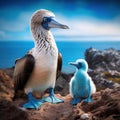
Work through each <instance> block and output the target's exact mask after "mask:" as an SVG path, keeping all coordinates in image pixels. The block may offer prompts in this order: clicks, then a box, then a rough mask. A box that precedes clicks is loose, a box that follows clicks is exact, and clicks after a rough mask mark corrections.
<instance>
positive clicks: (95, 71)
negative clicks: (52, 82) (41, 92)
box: [0, 48, 120, 120]
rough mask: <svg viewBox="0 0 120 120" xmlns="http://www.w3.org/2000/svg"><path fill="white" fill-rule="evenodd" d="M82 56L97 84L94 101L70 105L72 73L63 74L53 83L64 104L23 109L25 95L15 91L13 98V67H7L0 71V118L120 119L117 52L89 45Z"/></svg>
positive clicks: (118, 60) (45, 104) (119, 61)
mask: <svg viewBox="0 0 120 120" xmlns="http://www.w3.org/2000/svg"><path fill="white" fill-rule="evenodd" d="M85 56H86V60H87V62H88V63H89V68H90V70H89V74H90V76H91V77H92V79H93V81H94V82H95V84H96V86H97V92H96V93H95V94H94V95H93V96H92V98H93V100H94V102H92V103H83V102H81V103H79V104H77V105H76V106H72V105H71V104H70V101H71V100H72V98H71V96H70V94H69V81H70V78H71V77H72V75H73V74H65V73H62V74H61V76H60V77H59V78H58V79H57V82H56V87H55V93H56V94H55V96H57V97H59V98H61V99H63V100H64V103H60V104H51V103H44V104H43V105H42V106H41V107H40V108H39V109H38V110H23V109H21V108H20V106H21V105H22V104H23V103H24V102H26V101H27V98H26V96H25V95H24V94H20V93H18V96H17V98H16V99H15V100H13V97H14V84H13V79H12V75H13V70H14V68H9V69H4V70H0V120H83V119H84V120H120V84H119V83H120V69H119V68H120V51H117V50H114V49H108V50H104V51H99V50H96V49H93V48H90V49H88V50H87V51H86V53H85ZM100 56H102V58H101V57H100ZM98 58H99V59H98ZM105 66H106V67H105ZM46 94H47V93H46Z"/></svg>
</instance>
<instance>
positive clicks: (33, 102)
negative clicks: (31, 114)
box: [22, 93, 45, 109]
mask: <svg viewBox="0 0 120 120" xmlns="http://www.w3.org/2000/svg"><path fill="white" fill-rule="evenodd" d="M28 99H29V101H28V102H27V103H25V104H23V105H22V107H23V108H29V109H38V108H39V107H40V106H41V105H42V104H43V103H44V102H45V101H43V100H37V99H35V98H34V97H33V96H32V93H28Z"/></svg>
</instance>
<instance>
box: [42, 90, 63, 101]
mask: <svg viewBox="0 0 120 120" xmlns="http://www.w3.org/2000/svg"><path fill="white" fill-rule="evenodd" d="M42 100H43V101H45V102H51V103H63V102H64V101H63V100H62V99H59V98H56V97H55V96H54V89H53V88H50V95H49V96H48V97H45V98H43V99H42Z"/></svg>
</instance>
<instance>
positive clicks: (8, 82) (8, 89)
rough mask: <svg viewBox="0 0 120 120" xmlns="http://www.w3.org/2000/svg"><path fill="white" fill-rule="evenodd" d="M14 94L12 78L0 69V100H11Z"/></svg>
mask: <svg viewBox="0 0 120 120" xmlns="http://www.w3.org/2000/svg"><path fill="white" fill-rule="evenodd" d="M13 96H14V85H13V80H12V79H11V78H10V77H9V76H8V75H7V74H5V73H4V72H3V71H1V70H0V100H2V99H6V100H12V98H13Z"/></svg>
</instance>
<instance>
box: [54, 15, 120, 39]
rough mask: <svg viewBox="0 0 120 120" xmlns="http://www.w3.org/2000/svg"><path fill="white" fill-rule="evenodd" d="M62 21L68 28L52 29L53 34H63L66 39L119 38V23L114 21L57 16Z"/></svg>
mask: <svg viewBox="0 0 120 120" xmlns="http://www.w3.org/2000/svg"><path fill="white" fill-rule="evenodd" d="M59 19H60V20H62V23H65V24H67V25H68V26H69V27H70V29H68V30H59V29H57V30H53V33H54V35H55V36H63V37H65V38H67V37H68V39H69V38H70V40H71V38H72V39H73V38H74V39H76V40H78V39H84V40H85V39H86V40H92V39H94V40H95V39H96V40H98V39H107V40H114V39H115V40H120V25H119V24H118V23H117V22H116V21H102V20H98V19H91V18H88V19H87V18H86V19H82V18H77V19H69V20H68V19H65V18H64V17H63V16H62V17H61V18H59Z"/></svg>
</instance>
